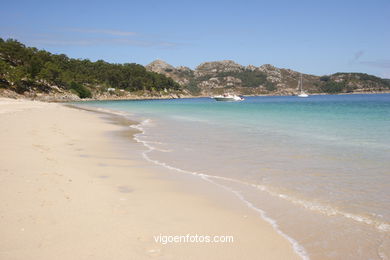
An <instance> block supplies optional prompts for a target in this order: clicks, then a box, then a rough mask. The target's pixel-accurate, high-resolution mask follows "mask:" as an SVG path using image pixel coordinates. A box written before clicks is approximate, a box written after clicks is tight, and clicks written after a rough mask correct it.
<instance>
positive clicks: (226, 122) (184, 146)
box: [87, 94, 390, 259]
mask: <svg viewBox="0 0 390 260" xmlns="http://www.w3.org/2000/svg"><path fill="white" fill-rule="evenodd" d="M87 105H90V106H97V107H100V108H105V109H110V110H117V111H122V112H125V113H128V115H129V116H130V117H131V118H135V119H137V120H138V121H139V122H142V123H141V124H140V125H139V126H138V128H140V129H141V130H142V131H143V132H142V133H141V134H139V135H137V136H136V139H137V140H138V141H139V142H142V143H143V144H145V145H146V147H145V152H144V157H145V159H147V160H149V161H151V162H155V163H157V164H160V165H162V166H166V167H170V168H172V169H176V170H178V172H187V173H197V174H200V176H201V177H202V176H203V177H204V178H206V179H207V180H209V181H212V182H215V183H217V184H220V185H224V186H226V187H227V188H229V189H231V190H232V192H235V193H237V195H238V196H239V197H240V199H242V200H243V201H244V202H245V203H247V204H248V203H249V204H250V205H251V206H252V207H253V208H254V209H258V210H261V211H264V212H265V213H266V215H267V217H269V218H270V219H272V221H274V223H277V226H278V227H277V228H278V229H280V230H281V231H282V232H283V233H284V234H286V235H287V236H288V237H289V238H291V241H293V242H292V244H293V245H294V246H296V247H299V246H301V247H302V248H303V249H302V250H301V252H300V253H301V254H302V255H308V256H309V257H310V258H312V259H387V258H388V257H390V256H389V255H388V254H389V252H388V251H389V250H390V249H389V248H390V240H389V232H390V174H389V173H390V94H371V95H335V96H328V95H324V96H311V97H309V98H307V99H301V98H298V97H248V98H246V100H245V101H243V102H215V101H214V100H212V99H209V98H197V99H178V100H146V101H110V102H88V103H87ZM281 212H283V214H281ZM294 243H295V244H294ZM297 250H298V251H299V249H297ZM386 257H387V258H386Z"/></svg>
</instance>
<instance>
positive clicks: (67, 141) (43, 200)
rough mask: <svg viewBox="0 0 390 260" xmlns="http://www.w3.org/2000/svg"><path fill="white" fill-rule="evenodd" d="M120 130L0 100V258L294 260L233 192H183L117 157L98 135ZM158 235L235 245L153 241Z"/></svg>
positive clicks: (63, 110)
mask: <svg viewBox="0 0 390 260" xmlns="http://www.w3.org/2000/svg"><path fill="white" fill-rule="evenodd" d="M119 129H121V128H120V126H118V125H114V124H110V123H108V122H107V121H105V120H103V119H102V118H101V117H99V116H98V115H97V114H95V113H91V112H87V111H82V110H76V109H72V108H68V107H65V106H63V105H60V104H49V103H40V102H32V101H20V100H10V99H0V145H1V149H0V259H4V260H5V259H23V260H25V259H37V260H38V259H39V260H45V259H50V260H52V259H55V260H60V259H94V260H97V259H115V260H118V259H299V257H298V255H297V254H295V253H294V252H293V250H292V248H291V245H290V244H289V242H288V241H287V240H286V239H285V238H283V237H281V236H280V235H278V234H277V233H276V232H275V231H274V230H273V228H272V227H271V225H269V224H268V223H267V222H265V221H263V220H262V219H261V218H260V217H259V216H258V215H256V214H255V213H254V212H252V211H251V210H249V209H246V208H245V207H244V206H243V207H240V206H237V205H239V201H238V200H237V199H236V198H234V196H230V197H229V195H226V199H228V200H231V203H230V202H229V203H219V200H220V197H219V196H215V198H213V196H211V195H210V194H207V193H202V190H201V189H199V188H197V187H198V186H196V187H193V188H192V189H190V190H188V191H186V189H185V188H183V187H185V186H186V185H187V186H189V184H188V183H183V185H184V186H180V185H179V182H180V181H179V180H172V177H170V178H164V173H163V171H161V172H160V175H158V174H159V172H158V167H155V170H151V169H150V168H148V167H142V165H144V164H146V162H140V161H135V160H130V159H126V158H125V157H124V156H122V154H119V153H118V150H117V149H116V148H115V142H114V141H113V140H111V139H110V138H108V137H107V132H109V131H116V130H119ZM204 185H205V189H206V190H207V189H209V188H210V187H206V186H207V185H211V184H204ZM220 196H225V195H220ZM229 204H232V205H229ZM159 234H163V235H186V234H191V235H195V234H198V235H232V236H234V242H233V243H218V244H216V243H210V244H206V243H198V244H197V243H181V244H174V243H172V244H167V245H162V244H160V243H156V242H155V241H154V238H153V236H155V235H157V236H158V235H159Z"/></svg>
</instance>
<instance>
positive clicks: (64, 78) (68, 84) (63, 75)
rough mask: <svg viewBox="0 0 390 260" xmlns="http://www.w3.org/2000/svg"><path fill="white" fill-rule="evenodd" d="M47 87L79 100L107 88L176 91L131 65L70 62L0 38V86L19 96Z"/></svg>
mask: <svg viewBox="0 0 390 260" xmlns="http://www.w3.org/2000/svg"><path fill="white" fill-rule="evenodd" d="M50 86H57V87H58V88H60V89H64V90H69V91H71V92H73V93H76V94H77V95H78V96H79V97H81V98H87V97H91V96H92V92H91V90H97V89H100V90H105V89H107V88H117V89H125V90H127V91H130V92H136V91H151V92H159V91H163V90H164V89H167V90H175V91H178V90H180V85H179V84H177V83H176V82H175V81H174V80H172V79H171V78H168V77H166V76H164V75H162V74H158V73H155V72H149V71H146V69H145V68H144V67H143V66H141V65H138V64H135V63H125V64H111V63H108V62H105V61H103V60H98V61H96V62H92V61H90V60H86V59H85V60H80V59H72V58H69V57H67V56H66V55H64V54H60V55H57V54H51V53H49V52H47V51H44V50H38V49H36V48H31V47H26V46H25V45H23V44H22V43H20V42H18V41H16V40H13V39H8V40H3V39H1V38H0V87H2V88H9V89H12V90H14V91H16V92H18V93H23V92H25V91H29V90H32V89H34V90H38V91H41V92H48V91H50V89H51V88H50Z"/></svg>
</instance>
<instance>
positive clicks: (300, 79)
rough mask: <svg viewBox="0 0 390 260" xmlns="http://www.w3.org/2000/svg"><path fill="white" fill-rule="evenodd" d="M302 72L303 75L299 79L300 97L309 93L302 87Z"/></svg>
mask: <svg viewBox="0 0 390 260" xmlns="http://www.w3.org/2000/svg"><path fill="white" fill-rule="evenodd" d="M302 85H303V84H302V74H301V77H300V78H299V81H298V89H299V93H298V95H297V96H298V97H308V96H309V95H308V94H306V93H305V92H304V91H303V89H302Z"/></svg>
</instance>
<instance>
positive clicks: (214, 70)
mask: <svg viewBox="0 0 390 260" xmlns="http://www.w3.org/2000/svg"><path fill="white" fill-rule="evenodd" d="M146 69H147V70H149V71H154V72H158V73H162V74H164V75H166V76H167V77H170V78H172V79H174V80H175V81H176V82H178V83H179V84H180V85H181V86H182V87H183V88H184V89H187V90H188V91H189V92H191V93H192V94H199V95H213V94H220V93H223V92H235V93H237V94H243V95H264V94H272V95H294V94H296V93H297V85H298V79H299V77H300V74H301V73H299V72H297V71H293V70H290V69H281V68H277V67H274V66H272V65H269V64H266V65H262V66H260V67H256V66H253V65H249V66H242V65H240V64H237V63H235V62H234V61H230V60H224V61H215V62H205V63H202V64H200V65H199V66H198V67H196V69H195V70H191V69H190V68H188V67H183V66H180V67H176V68H175V67H173V66H172V65H169V64H168V63H166V62H164V61H162V60H156V61H154V62H152V63H150V64H149V65H147V66H146ZM302 78H303V88H304V89H305V91H307V92H308V93H332V94H335V93H361V92H385V91H390V80H387V79H382V78H379V77H376V76H372V75H368V74H363V73H335V74H332V75H329V76H315V75H309V74H302Z"/></svg>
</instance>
